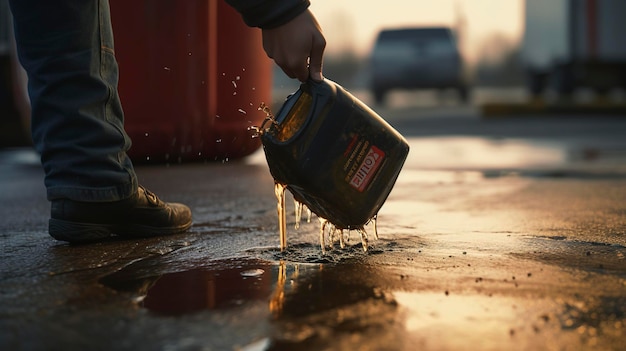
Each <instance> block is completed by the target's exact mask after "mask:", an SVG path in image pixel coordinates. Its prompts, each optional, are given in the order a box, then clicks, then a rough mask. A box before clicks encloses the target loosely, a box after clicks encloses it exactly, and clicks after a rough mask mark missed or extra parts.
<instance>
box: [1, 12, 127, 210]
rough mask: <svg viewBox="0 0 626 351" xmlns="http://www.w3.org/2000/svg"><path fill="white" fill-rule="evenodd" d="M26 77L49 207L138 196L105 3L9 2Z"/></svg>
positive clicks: (33, 133) (34, 133) (36, 143)
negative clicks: (63, 202) (55, 203)
mask: <svg viewBox="0 0 626 351" xmlns="http://www.w3.org/2000/svg"><path fill="white" fill-rule="evenodd" d="M9 3H10V6H11V12H12V13H13V19H14V26H15V36H16V39H17V46H18V56H19V59H20V62H21V63H22V65H23V66H24V68H25V69H26V72H27V73H28V79H29V81H28V91H29V95H30V100H31V105H32V123H31V125H32V136H33V141H34V144H35V148H36V150H37V151H38V152H39V153H40V155H41V162H42V165H43V167H44V170H45V184H46V189H47V196H48V199H49V200H54V199H59V198H66V199H71V200H76V201H88V202H102V201H115V200H121V199H124V198H127V197H129V196H130V195H132V194H133V193H134V192H135V191H136V189H137V178H136V176H135V172H134V170H133V165H132V163H131V161H130V159H129V158H128V156H127V155H126V151H127V150H128V149H129V148H130V144H131V142H130V139H129V137H128V135H127V134H126V132H125V131H124V115H123V112H122V107H121V104H120V99H119V96H118V93H117V81H118V68H117V62H116V60H115V55H114V51H113V33H112V29H111V21H110V13H109V2H108V0H60V1H50V0H10V1H9Z"/></svg>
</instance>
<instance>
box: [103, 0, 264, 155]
mask: <svg viewBox="0 0 626 351" xmlns="http://www.w3.org/2000/svg"><path fill="white" fill-rule="evenodd" d="M110 6H111V16H112V22H113V29H114V33H115V52H116V57H117V60H118V63H119V68H120V82H119V93H120V97H121V99H122V105H123V107H124V113H125V128H126V131H127V132H128V134H129V135H130V137H131V138H132V140H133V146H132V148H131V150H130V152H129V154H130V155H131V157H132V158H133V160H134V161H135V162H142V161H149V162H177V161H182V160H218V161H221V160H224V159H227V158H239V157H243V156H246V155H248V154H250V153H252V152H254V151H255V150H257V148H259V146H260V141H259V139H258V138H254V139H253V138H252V132H251V131H249V130H248V128H249V127H251V126H259V125H260V124H261V123H262V121H263V118H264V114H263V113H260V112H259V111H258V110H257V109H258V107H259V105H260V104H261V103H262V102H265V103H269V102H270V99H271V85H272V81H271V71H272V63H271V61H270V60H269V59H268V58H267V57H266V55H265V53H264V51H263V47H262V42H261V32H260V30H259V29H257V28H249V27H247V26H246V25H245V24H244V23H243V20H242V19H241V16H240V15H239V14H238V13H237V12H236V11H235V10H234V9H232V8H231V7H230V6H228V5H227V4H226V3H225V2H224V1H221V0H185V1H174V0H133V1H126V0H110Z"/></svg>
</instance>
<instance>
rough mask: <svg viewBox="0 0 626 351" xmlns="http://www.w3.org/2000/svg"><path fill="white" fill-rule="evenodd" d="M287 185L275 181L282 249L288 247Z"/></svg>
mask: <svg viewBox="0 0 626 351" xmlns="http://www.w3.org/2000/svg"><path fill="white" fill-rule="evenodd" d="M286 188H287V185H285V184H281V183H274V195H276V200H277V201H278V202H277V204H276V210H277V212H278V230H279V233H280V251H281V252H282V251H285V249H286V248H287V217H286V213H285V189H286Z"/></svg>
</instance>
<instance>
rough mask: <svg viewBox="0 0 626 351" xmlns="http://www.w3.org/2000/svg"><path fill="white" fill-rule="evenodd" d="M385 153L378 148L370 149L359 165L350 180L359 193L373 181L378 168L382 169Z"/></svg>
mask: <svg viewBox="0 0 626 351" xmlns="http://www.w3.org/2000/svg"><path fill="white" fill-rule="evenodd" d="M384 158H385V153H384V152H383V151H382V150H381V149H379V148H377V147H376V146H373V145H372V147H370V149H369V150H368V151H367V154H366V155H365V158H364V159H363V161H362V162H361V164H360V165H359V168H358V170H357V171H356V173H355V174H354V175H353V176H352V179H350V185H351V186H352V187H354V188H355V189H357V190H358V191H363V190H364V189H365V188H366V187H367V185H368V184H369V183H370V181H371V180H372V177H373V176H374V174H375V173H376V170H377V169H378V167H380V165H381V163H382V162H383V159H384Z"/></svg>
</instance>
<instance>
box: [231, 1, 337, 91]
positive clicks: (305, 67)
mask: <svg viewBox="0 0 626 351" xmlns="http://www.w3.org/2000/svg"><path fill="white" fill-rule="evenodd" d="M226 2H227V3H228V4H230V5H231V6H233V7H234V8H235V9H236V10H237V11H239V13H241V15H242V17H243V19H244V21H245V22H246V24H247V25H249V26H252V27H259V28H261V29H262V31H263V48H264V49H265V52H266V53H267V56H269V57H270V58H272V59H273V60H274V61H275V62H276V64H277V65H278V66H280V68H281V69H282V70H283V72H285V74H287V75H288V76H289V77H291V78H297V79H298V80H300V81H302V82H304V81H306V80H307V79H309V77H310V78H311V79H314V80H318V81H319V80H322V77H323V76H322V63H323V56H324V49H325V47H326V39H325V38H324V35H323V34H322V30H321V28H320V26H319V24H318V23H317V20H316V19H315V17H314V16H313V14H312V13H311V12H310V11H309V10H308V7H309V5H310V2H309V1H308V0H226Z"/></svg>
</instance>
